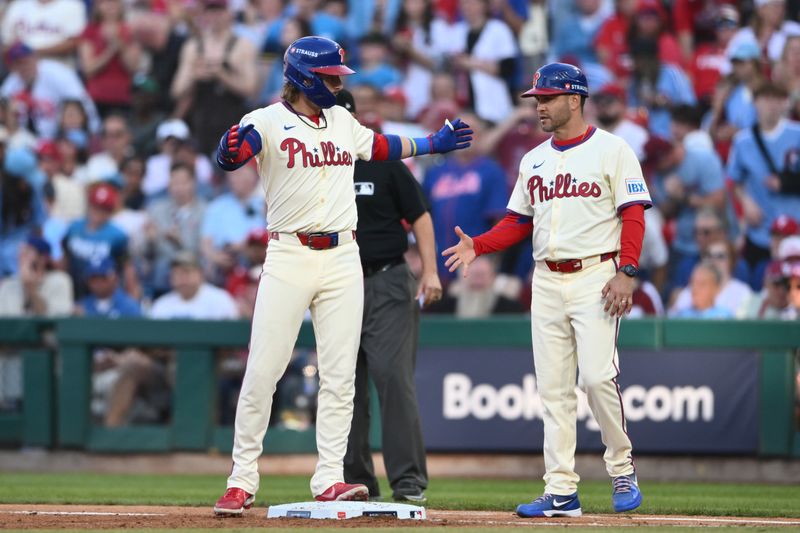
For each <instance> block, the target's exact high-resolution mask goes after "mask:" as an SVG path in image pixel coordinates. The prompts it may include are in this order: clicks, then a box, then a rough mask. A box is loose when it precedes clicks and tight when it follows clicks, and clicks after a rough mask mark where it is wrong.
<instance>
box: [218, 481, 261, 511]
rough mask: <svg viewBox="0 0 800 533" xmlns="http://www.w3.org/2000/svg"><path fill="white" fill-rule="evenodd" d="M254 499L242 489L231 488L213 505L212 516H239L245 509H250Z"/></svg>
mask: <svg viewBox="0 0 800 533" xmlns="http://www.w3.org/2000/svg"><path fill="white" fill-rule="evenodd" d="M254 501H256V497H255V496H254V495H252V494H250V493H249V492H245V491H244V490H242V489H238V488H236V487H231V488H229V489H228V490H226V491H225V494H223V495H222V498H220V499H219V500H217V503H216V505H214V514H216V515H219V516H233V515H240V514H242V512H243V511H244V510H245V509H250V508H251V507H252V506H253V502H254Z"/></svg>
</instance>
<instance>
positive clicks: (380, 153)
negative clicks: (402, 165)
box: [372, 133, 389, 161]
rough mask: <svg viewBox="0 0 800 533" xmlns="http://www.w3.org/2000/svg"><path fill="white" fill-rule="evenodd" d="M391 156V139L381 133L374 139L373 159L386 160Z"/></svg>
mask: <svg viewBox="0 0 800 533" xmlns="http://www.w3.org/2000/svg"><path fill="white" fill-rule="evenodd" d="M388 158H389V141H387V140H386V137H384V136H383V135H381V134H380V133H376V134H375V137H373V139H372V160H373V161H386V160H387V159H388Z"/></svg>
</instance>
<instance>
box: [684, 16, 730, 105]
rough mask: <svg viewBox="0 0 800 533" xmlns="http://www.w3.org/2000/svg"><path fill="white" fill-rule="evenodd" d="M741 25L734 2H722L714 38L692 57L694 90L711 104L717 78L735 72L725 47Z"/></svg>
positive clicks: (700, 98)
mask: <svg viewBox="0 0 800 533" xmlns="http://www.w3.org/2000/svg"><path fill="white" fill-rule="evenodd" d="M738 29H739V12H738V11H737V10H736V8H735V7H733V6H727V5H726V6H722V7H720V8H719V10H718V14H717V18H716V32H715V34H714V35H715V38H714V40H712V41H708V42H703V43H699V44H698V45H697V49H696V50H695V52H694V54H693V57H692V60H691V65H690V74H691V76H692V83H693V84H694V92H695V93H696V94H697V98H698V99H699V100H700V102H702V103H703V104H704V105H707V106H710V105H711V99H712V97H713V96H714V90H715V89H716V87H717V82H718V81H719V80H720V78H721V77H722V76H726V75H728V74H729V73H730V72H731V62H730V60H729V59H728V56H727V54H726V53H725V51H726V50H727V48H728V43H730V42H731V39H732V38H733V36H734V35H736V31H737V30H738Z"/></svg>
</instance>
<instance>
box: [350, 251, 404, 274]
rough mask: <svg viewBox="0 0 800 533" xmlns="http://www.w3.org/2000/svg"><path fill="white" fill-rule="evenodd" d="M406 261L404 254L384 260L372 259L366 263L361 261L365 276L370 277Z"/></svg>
mask: <svg viewBox="0 0 800 533" xmlns="http://www.w3.org/2000/svg"><path fill="white" fill-rule="evenodd" d="M405 262H406V260H405V258H403V256H400V257H395V258H394V259H388V260H383V261H370V262H366V263H363V262H362V263H361V268H362V269H363V270H364V277H365V278H368V277H370V276H372V275H375V274H377V273H378V272H386V271H387V270H389V269H390V268H393V267H396V266H397V265H402V264H404V263H405Z"/></svg>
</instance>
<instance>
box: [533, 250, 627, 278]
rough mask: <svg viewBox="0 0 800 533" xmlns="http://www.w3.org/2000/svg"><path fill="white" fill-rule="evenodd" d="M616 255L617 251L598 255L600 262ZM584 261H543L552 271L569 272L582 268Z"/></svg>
mask: <svg viewBox="0 0 800 533" xmlns="http://www.w3.org/2000/svg"><path fill="white" fill-rule="evenodd" d="M616 255H617V252H606V253H604V254H602V255H601V256H600V261H599V262H600V263H602V262H603V261H608V260H609V259H611V258H613V257H616ZM594 257H597V256H594ZM586 259H588V258H586ZM584 261H585V259H564V260H563V261H545V263H546V264H547V268H549V269H550V270H552V271H553V272H562V273H564V274H571V273H572V272H578V271H579V270H581V269H582V268H583V262H584Z"/></svg>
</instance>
